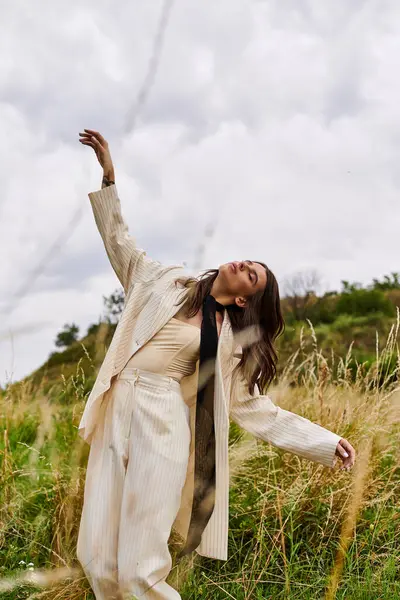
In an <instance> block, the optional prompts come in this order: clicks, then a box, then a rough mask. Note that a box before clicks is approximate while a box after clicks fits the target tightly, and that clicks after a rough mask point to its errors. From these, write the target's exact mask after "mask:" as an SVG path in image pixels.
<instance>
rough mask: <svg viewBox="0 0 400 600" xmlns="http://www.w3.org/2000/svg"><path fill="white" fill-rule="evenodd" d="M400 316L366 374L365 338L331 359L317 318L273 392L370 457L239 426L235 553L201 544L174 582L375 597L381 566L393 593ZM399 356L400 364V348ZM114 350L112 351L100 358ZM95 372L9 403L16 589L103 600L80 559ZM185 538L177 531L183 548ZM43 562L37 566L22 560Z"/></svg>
mask: <svg viewBox="0 0 400 600" xmlns="http://www.w3.org/2000/svg"><path fill="white" fill-rule="evenodd" d="M399 324H400V319H399V313H398V315H397V320H396V323H395V324H394V325H393V327H392V330H391V332H390V334H389V336H388V339H387V340H386V343H385V346H384V347H383V348H382V350H380V341H379V339H378V338H377V340H376V359H377V362H376V364H375V366H374V368H372V369H371V370H370V371H369V372H365V369H364V368H363V365H359V366H358V368H357V373H356V377H355V379H354V378H352V372H351V369H350V368H349V361H350V359H351V347H350V348H349V351H348V353H347V356H346V357H345V358H343V359H339V360H337V359H335V357H333V356H329V357H327V356H325V355H323V353H322V352H321V351H320V350H319V348H318V345H317V340H316V336H315V332H314V329H313V326H312V324H311V323H309V327H310V337H311V340H312V346H313V347H312V351H311V352H309V351H307V352H305V349H304V348H305V340H306V334H305V332H304V330H302V332H301V336H300V344H299V348H298V350H297V351H296V352H295V353H294V354H293V355H292V356H291V358H290V360H289V361H288V362H287V364H286V365H285V368H284V369H283V373H282V376H281V377H280V380H279V384H277V385H276V386H275V387H273V388H271V390H270V392H268V393H270V394H271V396H272V398H273V399H274V401H275V402H276V403H277V404H279V405H280V406H281V407H282V408H286V409H288V410H292V411H293V412H297V413H299V414H302V415H303V416H306V417H307V418H310V419H311V420H312V421H314V422H317V423H319V424H320V425H322V426H324V427H326V428H328V429H331V430H333V431H335V432H338V433H340V434H341V435H342V436H343V437H346V438H347V439H348V440H349V441H350V443H351V444H352V445H353V446H354V447H355V449H356V453H357V457H356V464H355V466H354V468H353V470H352V471H351V472H350V473H347V472H345V471H339V470H338V469H334V470H330V469H324V468H323V467H322V466H320V465H315V464H314V463H310V462H307V461H303V460H301V459H299V457H297V456H294V455H290V454H288V453H282V452H280V451H279V450H278V449H276V448H274V447H272V446H271V445H269V444H266V443H263V442H259V441H257V440H255V439H254V438H252V437H251V436H250V435H249V434H246V433H244V432H240V431H238V430H237V429H235V427H233V428H232V432H231V446H230V465H231V487H232V502H231V532H230V541H229V544H230V558H229V560H228V561H227V562H226V563H220V562H219V561H212V560H210V559H202V558H201V557H198V556H197V555H195V554H193V555H191V556H189V557H185V558H183V559H182V560H181V561H180V562H179V563H177V564H175V563H174V566H173V569H172V571H171V573H170V576H169V578H168V581H169V582H170V583H171V585H173V586H174V587H176V588H177V589H179V590H180V591H181V593H182V597H183V598H184V599H189V598H190V599H191V598H193V599H195V598H216V599H219V598H221V599H222V598H235V599H236V600H240V599H242V598H243V599H246V600H247V599H249V600H250V599H251V600H253V599H255V600H257V599H258V598H269V597H271V598H272V597H274V598H275V597H276V598H286V597H293V598H316V597H318V598H322V597H323V598H325V599H326V600H331V599H333V598H336V597H339V596H337V594H338V593H339V591H340V590H343V589H344V590H350V589H351V590H353V591H352V592H351V594H352V595H350V592H347V593H348V595H347V596H346V595H344V596H340V597H346V598H347V597H352V598H353V597H354V598H358V597H360V598H361V597H362V595H361V590H363V589H365V586H366V580H365V578H364V577H363V574H364V573H366V572H367V571H365V569H366V565H368V564H369V565H370V574H369V575H368V580H369V581H370V582H372V583H370V584H371V585H374V586H375V587H374V589H375V590H381V592H380V593H381V596H379V595H375V596H374V595H372V596H371V598H375V597H376V598H386V597H389V595H390V594H391V597H393V591H392V590H394V589H395V588H394V587H392V586H394V585H395V580H394V581H393V577H392V575H393V572H394V573H395V575H396V579H397V581H398V579H399V577H398V575H399V572H400V567H399V562H400V559H399V556H400V553H399V551H398V540H399V536H400V519H399V517H400V511H399V502H398V500H397V499H398V497H399V492H400V489H399V487H400V486H399V480H400V477H399V476H400V470H399V465H400V456H399V453H400V443H399V442H400V439H399V437H400V436H399V431H400V428H399V426H398V425H399V422H400V418H399V417H400V385H399V376H398V374H399V372H400V352H399V346H398V331H399ZM304 329H305V328H304ZM101 335H104V331H101ZM242 342H243V340H242ZM394 355H395V356H396V357H397V359H396V360H397V362H396V367H395V369H394V370H393V369H392V370H391V371H390V372H389V370H388V368H387V364H388V362H387V358H388V357H391V356H392V357H393V356H394ZM101 359H102V356H101V353H100V355H99V356H96V357H95V363H96V364H98V363H99V361H101ZM85 377H86V376H85V373H84V371H83V369H82V368H81V366H80V365H79V364H78V365H77V366H76V369H75V373H74V374H73V375H71V376H70V377H69V378H65V377H64V379H63V382H62V386H61V387H62V388H63V390H64V395H63V400H62V402H61V403H60V402H58V401H56V400H55V398H54V396H53V393H54V394H55V393H56V392H55V390H58V389H59V386H58V387H57V385H55V386H54V387H52V388H50V391H47V392H44V389H45V387H47V388H48V381H44V383H43V386H39V387H34V386H32V385H31V383H30V382H29V379H27V380H25V381H24V382H23V383H22V384H20V385H18V384H14V385H13V386H10V388H9V389H8V390H7V391H6V393H5V395H4V397H3V398H1V400H0V401H1V409H2V410H1V413H2V417H1V418H2V421H3V440H2V446H1V504H2V508H1V522H0V525H1V527H0V553H1V564H2V573H3V577H2V579H1V580H0V593H1V595H2V597H7V598H10V599H12V598H18V599H19V598H21V599H22V598H43V599H46V600H56V599H57V600H61V599H62V600H64V599H65V600H66V599H67V598H68V600H77V599H82V598H88V599H89V598H93V596H92V595H91V592H90V588H89V585H88V583H87V581H86V579H85V578H84V576H83V573H82V571H81V569H80V567H79V564H78V563H77V560H76V556H75V546H76V539H77V531H78V527H79V519H80V511H81V506H82V499H83V486H84V477H85V467H86V460H87V455H88V446H87V444H85V443H84V442H83V441H82V440H81V439H80V438H79V437H78V436H77V431H76V428H77V425H78V423H79V419H80V415H81V414H82V411H83V407H84V402H85V394H84V392H83V390H84V388H85ZM396 377H397V379H396ZM45 384H46V385H45ZM57 394H58V392H57ZM338 461H339V459H338ZM368 515H369V517H368ZM371 515H372V517H371ZM368 518H369V519H371V518H373V520H372V521H370V522H368ZM243 524H244V525H243ZM298 530H300V531H301V535H300V536H299V534H298V533H297V531H298ZM178 542H179V540H175V541H174V540H173V539H171V552H172V554H173V556H174V553H175V545H176V546H177V547H178V546H179V543H178ZM321 557H324V558H323V566H324V570H323V572H320V570H321V563H320V560H321ZM28 559H29V560H28ZM32 559H33V561H32V562H33V563H34V566H33V570H27V569H26V564H25V565H23V566H21V565H19V562H20V561H21V560H25V563H28V562H29V561H30V560H32ZM390 561H393V565H392V563H391V562H390ZM387 565H389V566H387ZM390 565H392V566H393V569H394V571H393V569H392V571H390ZM310 573H311V575H312V584H310ZM388 573H391V575H390V576H389V575H387V574H388ZM356 582H359V589H358V588H357V583H356ZM23 584H25V585H23ZM27 584H31V587H29V586H27ZM33 586H34V587H33ZM301 586H303V587H301ZM348 586H350V587H348ZM396 589H397V591H399V590H398V588H396ZM322 590H323V593H322ZM354 590H355V591H354ZM377 593H378V592H374V594H377ZM262 594H263V595H262ZM269 594H270V595H269ZM358 594H360V595H358ZM399 595H400V591H399Z"/></svg>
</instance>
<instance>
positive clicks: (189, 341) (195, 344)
mask: <svg viewBox="0 0 400 600" xmlns="http://www.w3.org/2000/svg"><path fill="white" fill-rule="evenodd" d="M200 335H201V331H200V328H199V327H197V326H196V325H191V324H190V323H184V322H183V321H180V320H179V319H176V318H175V317H172V318H171V319H170V320H169V321H168V322H167V323H166V324H165V325H164V327H162V328H161V329H160V331H158V332H157V333H156V334H155V335H154V336H153V337H152V338H151V339H150V340H149V341H148V342H147V343H146V344H144V346H142V347H141V348H140V349H139V350H138V351H137V352H136V353H135V354H134V355H133V356H131V358H130V359H129V361H128V362H127V364H126V366H127V367H134V368H136V369H144V370H145V371H151V372H153V373H159V374H161V375H168V376H169V377H172V378H173V379H175V380H176V381H178V382H180V380H181V379H182V377H186V376H187V375H191V374H192V373H194V371H195V370H196V362H197V360H198V359H199V357H200Z"/></svg>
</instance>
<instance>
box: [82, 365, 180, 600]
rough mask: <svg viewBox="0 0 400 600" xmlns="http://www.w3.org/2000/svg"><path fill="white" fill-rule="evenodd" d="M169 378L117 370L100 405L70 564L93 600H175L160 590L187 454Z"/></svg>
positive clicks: (165, 588)
mask: <svg viewBox="0 0 400 600" xmlns="http://www.w3.org/2000/svg"><path fill="white" fill-rule="evenodd" d="M190 436H191V434H190V425H189V407H188V406H187V405H186V404H185V402H184V399H183V396H182V393H181V388H180V384H179V382H178V381H175V380H174V379H172V378H171V377H168V376H166V375H159V374H156V373H151V372H149V371H144V370H143V369H134V368H132V367H129V368H125V369H123V371H121V373H120V374H119V376H118V378H117V379H115V380H114V381H113V382H112V385H111V387H110V388H109V390H107V392H106V394H105V397H104V401H103V403H102V408H101V414H100V419H99V422H98V425H97V426H96V430H95V433H94V435H93V438H92V442H91V446H90V452H89V460H88V465H87V472H86V481H85V490H84V503H83V509H82V517H81V522H80V528H79V536H78V546H77V556H78V560H79V562H80V563H81V565H82V567H83V569H84V572H85V574H86V576H87V578H88V580H89V583H90V585H91V587H92V589H93V591H94V594H95V596H96V599H97V600H105V599H107V600H109V599H115V600H117V599H118V600H122V599H124V600H125V599H127V598H129V599H132V598H140V599H142V598H143V599H145V600H178V599H180V598H181V596H180V594H179V593H178V592H177V591H176V590H175V589H174V588H173V587H172V586H170V585H168V584H167V583H166V582H165V579H166V577H167V576H168V574H169V572H170V570H171V567H172V557H171V554H170V552H169V549H168V539H169V536H170V533H171V527H172V524H173V522H174V520H175V517H176V515H177V513H178V510H179V506H180V501H181V493H182V489H183V485H184V483H185V478H186V470H187V465H188V459H189V447H190Z"/></svg>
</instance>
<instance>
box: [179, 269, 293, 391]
mask: <svg viewBox="0 0 400 600" xmlns="http://www.w3.org/2000/svg"><path fill="white" fill-rule="evenodd" d="M255 262H258V264H260V265H262V266H263V267H264V269H265V270H266V273H267V284H266V286H265V288H264V290H262V291H259V292H256V294H254V295H253V296H251V297H249V298H248V299H247V305H246V307H245V308H243V309H240V310H237V308H238V307H237V306H236V307H235V309H233V308H230V307H229V306H228V307H227V308H226V310H227V311H228V315H229V319H230V322H231V324H232V331H233V334H234V335H235V334H237V333H240V332H241V331H244V330H246V329H247V328H248V327H250V328H251V327H252V326H256V327H258V331H259V335H258V339H257V341H256V342H254V343H252V344H249V345H246V344H243V354H242V357H241V359H240V362H239V363H238V364H237V365H236V367H235V369H234V371H233V373H236V371H238V370H239V369H241V371H242V376H243V377H244V379H245V381H246V382H247V383H248V391H249V393H250V394H251V395H253V394H254V386H255V384H256V383H257V385H258V388H259V390H260V393H261V394H266V392H267V389H268V387H269V385H270V384H271V382H272V381H273V380H274V378H275V375H276V364H277V361H278V356H277V353H276V351H275V348H274V345H273V343H274V340H275V339H276V338H277V337H278V336H279V335H281V334H282V333H283V332H284V330H285V321H284V319H283V316H282V312H281V302H280V297H279V286H278V282H277V280H276V278H275V276H274V274H273V273H272V271H271V270H270V269H269V268H268V267H267V265H266V264H265V263H263V262H261V261H259V260H258V261H255ZM218 273H219V270H218V269H208V270H206V271H205V272H204V273H203V274H202V275H200V276H199V278H196V277H190V276H189V277H180V278H178V279H177V280H176V281H179V282H180V283H182V284H183V285H184V287H185V288H189V292H188V293H187V302H186V303H185V313H186V317H187V318H190V317H193V316H194V315H195V314H196V313H197V312H198V311H199V310H200V308H201V307H202V305H203V300H204V298H205V297H206V296H207V295H208V294H209V293H210V291H211V288H212V285H213V283H214V280H215V279H216V278H217V276H218ZM180 302H182V300H181V301H180ZM180 302H178V304H179V303H180ZM239 308H240V307H239Z"/></svg>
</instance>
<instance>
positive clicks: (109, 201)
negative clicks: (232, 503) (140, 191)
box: [79, 185, 341, 560]
mask: <svg viewBox="0 0 400 600" xmlns="http://www.w3.org/2000/svg"><path fill="white" fill-rule="evenodd" d="M88 195H89V199H90V202H91V205H92V209H93V213H94V218H95V221H96V224H97V227H98V229H99V232H100V235H101V237H102V239H103V242H104V246H105V249H106V252H107V255H108V257H109V259H110V262H111V265H112V267H113V269H114V271H115V273H116V275H117V277H118V279H119V281H120V282H121V284H122V286H123V288H124V291H125V305H124V309H123V312H122V314H121V317H120V319H119V322H118V325H117V328H116V330H115V333H114V336H113V338H112V341H111V344H110V346H109V348H108V351H107V354H106V356H105V359H104V361H103V363H102V365H101V367H100V369H99V372H98V375H97V378H96V381H95V384H94V386H93V389H92V390H91V393H90V395H89V398H88V400H87V403H86V406H85V409H84V412H83V415H82V418H81V422H80V424H79V434H80V436H81V437H82V438H83V439H84V440H86V441H87V442H88V443H89V444H90V443H91V437H92V434H93V431H94V428H95V426H96V421H97V416H98V410H99V407H100V404H101V402H102V399H103V397H104V394H105V392H106V391H107V390H108V389H109V388H110V386H111V382H112V379H113V377H115V376H116V375H117V374H118V373H119V372H120V371H121V370H122V368H123V367H124V366H125V365H126V363H127V362H128V360H129V359H130V357H131V356H132V355H133V354H135V352H137V351H138V350H139V349H140V348H141V347H142V346H143V345H144V344H145V343H146V342H147V341H148V340H149V339H150V338H151V337H152V336H153V335H155V334H156V333H157V332H158V331H159V330H160V329H161V328H162V327H163V326H164V325H165V324H166V323H167V322H168V321H169V319H170V318H171V317H173V316H174V315H175V314H176V313H177V311H178V310H179V308H180V306H182V304H183V302H184V300H185V297H184V295H183V294H182V290H183V289H184V286H183V285H182V284H177V283H176V279H177V278H178V277H181V276H183V277H188V276H187V275H185V273H184V272H183V271H184V267H183V266H182V265H171V266H165V265H162V264H161V263H160V262H158V261H155V260H152V259H151V258H149V257H148V256H147V255H146V252H145V251H144V250H143V249H141V248H138V247H137V246H136V243H135V239H134V237H132V236H131V235H130V234H129V232H128V227H127V225H126V223H125V222H124V220H123V217H122V214H121V205H120V200H119V197H118V192H117V188H116V185H111V186H109V187H105V188H104V189H102V190H98V191H96V192H91V193H89V194H88ZM181 294H182V296H181ZM185 295H186V294H185ZM179 298H181V302H180V304H179V305H178V306H174V304H175V303H176V302H177V301H178V299H179ZM240 352H241V346H238V345H235V341H234V337H233V333H232V327H231V323H230V320H229V316H228V312H227V311H225V312H224V320H223V324H222V328H221V333H220V336H219V339H218V351H217V357H216V364H215V371H216V372H215V386H214V388H215V397H214V418H215V434H216V497H215V506H214V511H213V514H212V516H211V518H210V520H209V522H208V524H207V526H206V528H205V530H204V532H203V535H202V540H201V543H200V545H199V546H198V548H197V549H196V552H197V553H198V554H200V555H202V556H207V557H210V558H217V559H220V560H227V558H228V518H229V506H228V502H229V462H228V441H229V422H230V419H232V420H233V421H234V422H236V423H237V424H238V425H239V426H240V427H242V428H243V429H245V430H247V431H249V432H251V433H252V434H253V435H254V436H255V437H257V438H260V439H262V440H264V441H268V442H270V443H271V444H273V445H274V446H277V447H278V448H281V449H283V450H286V451H288V452H292V453H294V454H296V455H298V456H300V457H303V458H306V459H308V460H311V461H313V462H316V463H320V464H323V465H325V466H328V467H333V466H334V464H335V462H336V457H335V451H336V447H337V444H338V442H339V440H340V439H341V436H339V435H337V434H336V433H333V432H331V431H329V430H328V429H325V428H324V427H321V426H319V425H317V424H316V423H313V422H311V421H310V420H308V419H305V418H303V417H301V416H300V415H297V414H295V413H292V412H290V411H287V410H284V409H282V408H280V407H279V406H276V405H275V404H274V403H273V402H272V400H271V398H270V397H269V396H267V395H262V394H260V393H259V389H258V386H257V385H256V387H255V390H254V394H253V396H250V395H249V393H248V390H247V388H246V383H245V381H244V380H243V378H241V377H236V378H232V377H231V375H232V371H233V368H234V366H235V365H236V364H237V362H238V361H239V360H240ZM199 362H200V361H199V360H198V361H197V365H196V371H195V372H194V373H193V374H192V375H189V376H186V377H184V378H183V379H182V380H181V390H182V395H183V398H184V400H185V402H186V404H187V405H188V406H189V407H190V420H191V431H192V442H191V453H190V459H189V465H188V470H187V476H186V482H185V486H184V489H183V493H182V501H181V506H180V509H179V513H178V515H177V517H176V520H175V522H174V526H173V529H174V530H175V531H176V532H177V533H178V534H180V535H181V536H182V538H183V539H186V535H187V531H188V526H189V519H190V511H191V506H192V498H193V482H194V477H193V475H194V425H195V408H196V397H197V381H198V375H199Z"/></svg>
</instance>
